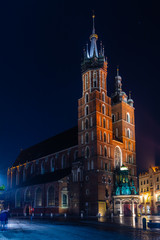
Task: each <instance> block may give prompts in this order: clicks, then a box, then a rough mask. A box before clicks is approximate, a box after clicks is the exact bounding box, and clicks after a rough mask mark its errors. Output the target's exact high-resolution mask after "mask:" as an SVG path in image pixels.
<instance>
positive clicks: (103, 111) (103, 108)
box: [102, 104, 105, 114]
mask: <svg viewBox="0 0 160 240" xmlns="http://www.w3.org/2000/svg"><path fill="white" fill-rule="evenodd" d="M102 113H103V114H105V106H104V104H103V105H102Z"/></svg>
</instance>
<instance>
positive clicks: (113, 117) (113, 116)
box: [112, 114, 116, 122]
mask: <svg viewBox="0 0 160 240" xmlns="http://www.w3.org/2000/svg"><path fill="white" fill-rule="evenodd" d="M115 120H116V118H115V115H114V114H112V122H115Z"/></svg>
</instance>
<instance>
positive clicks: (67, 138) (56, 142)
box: [13, 126, 78, 167]
mask: <svg viewBox="0 0 160 240" xmlns="http://www.w3.org/2000/svg"><path fill="white" fill-rule="evenodd" d="M76 145H78V127H77V126H76V127H73V128H71V129H69V130H67V131H65V132H62V133H60V134H58V135H56V136H53V137H51V138H49V139H47V140H45V141H43V142H40V143H38V144H36V145H33V146H31V147H29V148H27V149H25V150H22V151H21V152H20V154H19V156H18V157H17V159H16V161H15V162H14V164H13V167H15V166H17V165H19V164H23V163H25V162H31V161H33V160H36V159H38V158H41V157H44V156H47V155H50V154H52V153H56V152H59V151H61V150H63V149H67V148H70V147H73V146H76Z"/></svg>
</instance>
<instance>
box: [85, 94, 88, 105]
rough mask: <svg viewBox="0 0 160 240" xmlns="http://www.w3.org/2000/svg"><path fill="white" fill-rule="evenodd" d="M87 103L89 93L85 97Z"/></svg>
mask: <svg viewBox="0 0 160 240" xmlns="http://www.w3.org/2000/svg"><path fill="white" fill-rule="evenodd" d="M85 102H86V103H88V93H86V95H85Z"/></svg>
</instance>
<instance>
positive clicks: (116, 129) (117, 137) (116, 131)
mask: <svg viewBox="0 0 160 240" xmlns="http://www.w3.org/2000/svg"><path fill="white" fill-rule="evenodd" d="M116 137H117V138H118V128H116Z"/></svg>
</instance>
